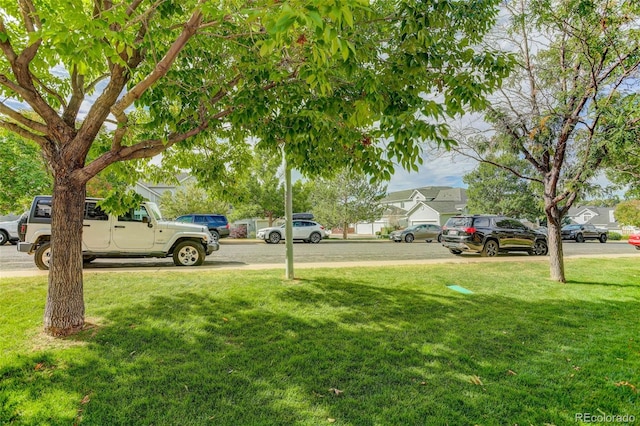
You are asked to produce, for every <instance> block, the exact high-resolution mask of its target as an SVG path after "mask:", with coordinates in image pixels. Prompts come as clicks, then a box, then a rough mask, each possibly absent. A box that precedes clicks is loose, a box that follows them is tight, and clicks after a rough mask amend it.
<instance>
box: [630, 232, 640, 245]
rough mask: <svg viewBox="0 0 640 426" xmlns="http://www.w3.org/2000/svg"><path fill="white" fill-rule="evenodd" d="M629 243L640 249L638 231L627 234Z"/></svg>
mask: <svg viewBox="0 0 640 426" xmlns="http://www.w3.org/2000/svg"><path fill="white" fill-rule="evenodd" d="M629 244H631V245H632V246H634V247H635V248H636V249H638V250H640V231H636V232H634V233H633V234H631V235H629Z"/></svg>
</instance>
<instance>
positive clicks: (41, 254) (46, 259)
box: [33, 241, 51, 271]
mask: <svg viewBox="0 0 640 426" xmlns="http://www.w3.org/2000/svg"><path fill="white" fill-rule="evenodd" d="M33 260H35V262H36V266H37V267H38V269H42V270H43V271H48V270H49V264H50V263H51V243H50V242H48V241H47V242H46V243H44V244H41V245H40V246H38V248H37V249H36V252H35V255H34V258H33Z"/></svg>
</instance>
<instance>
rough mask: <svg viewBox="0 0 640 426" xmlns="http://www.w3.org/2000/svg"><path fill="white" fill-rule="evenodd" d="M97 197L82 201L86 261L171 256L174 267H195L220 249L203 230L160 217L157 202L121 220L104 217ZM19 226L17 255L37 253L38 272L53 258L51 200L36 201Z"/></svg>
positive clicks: (196, 226) (132, 211)
mask: <svg viewBox="0 0 640 426" xmlns="http://www.w3.org/2000/svg"><path fill="white" fill-rule="evenodd" d="M99 201H100V199H99V198H87V199H86V201H85V210H84V222H83V232H82V255H83V260H84V261H85V263H88V262H91V261H93V260H95V259H97V258H136V257H137V258H141V257H158V258H164V257H169V256H173V262H174V263H175V264H176V265H177V266H199V265H202V263H203V262H204V258H205V256H206V255H209V254H211V253H213V252H214V251H216V250H218V249H219V248H220V246H219V245H218V243H217V242H216V241H215V240H214V238H213V237H212V235H211V233H209V230H208V229H207V227H206V226H200V225H191V224H186V223H179V222H170V221H165V220H163V219H162V215H161V214H160V210H159V209H158V206H157V205H156V204H155V203H152V202H148V201H147V202H143V203H142V204H141V205H140V206H139V207H138V208H136V209H131V210H129V211H128V212H127V213H125V214H124V215H121V216H114V215H111V214H107V213H105V212H104V211H103V210H102V209H101V208H100V206H99V205H98V203H99ZM24 217H25V218H26V219H24V222H23V223H21V224H20V227H19V228H20V229H19V230H18V231H19V233H20V239H21V242H19V243H18V251H20V252H24V253H28V254H35V263H36V265H37V266H38V268H40V269H44V270H47V269H49V261H50V259H51V244H50V241H51V196H50V195H40V196H37V197H35V198H34V200H33V203H32V204H31V209H30V210H29V214H28V215H25V216H24Z"/></svg>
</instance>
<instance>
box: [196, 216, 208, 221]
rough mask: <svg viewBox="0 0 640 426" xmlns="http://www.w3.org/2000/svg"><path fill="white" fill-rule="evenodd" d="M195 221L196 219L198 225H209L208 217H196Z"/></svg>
mask: <svg viewBox="0 0 640 426" xmlns="http://www.w3.org/2000/svg"><path fill="white" fill-rule="evenodd" d="M195 219H196V220H195V222H196V223H207V217H206V216H196V217H195Z"/></svg>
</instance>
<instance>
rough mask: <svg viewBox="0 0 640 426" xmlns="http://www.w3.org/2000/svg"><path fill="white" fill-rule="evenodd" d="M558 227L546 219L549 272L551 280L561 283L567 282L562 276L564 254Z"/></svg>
mask: <svg viewBox="0 0 640 426" xmlns="http://www.w3.org/2000/svg"><path fill="white" fill-rule="evenodd" d="M560 229H561V228H560V225H559V224H556V223H554V222H552V221H550V220H549V218H547V232H548V234H547V242H548V244H549V272H550V274H551V279H552V280H554V281H558V282H561V283H564V282H567V280H566V278H565V276H564V254H563V252H562V236H561V234H560Z"/></svg>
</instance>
